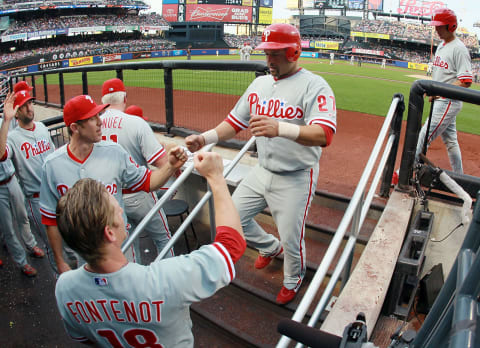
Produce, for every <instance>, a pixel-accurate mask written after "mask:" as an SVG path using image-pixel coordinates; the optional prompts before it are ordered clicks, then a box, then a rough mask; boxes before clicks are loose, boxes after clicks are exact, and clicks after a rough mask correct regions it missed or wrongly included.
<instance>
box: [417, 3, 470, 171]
mask: <svg viewBox="0 0 480 348" xmlns="http://www.w3.org/2000/svg"><path fill="white" fill-rule="evenodd" d="M430 24H431V25H433V26H435V31H436V32H437V34H438V36H439V37H440V39H441V40H442V42H441V43H440V44H439V45H438V47H437V50H436V51H435V58H434V59H433V67H432V80H433V81H439V82H443V83H449V84H452V85H455V86H461V87H465V88H468V87H470V86H471V85H472V80H473V74H472V63H471V59H470V53H469V52H468V50H467V48H466V47H465V45H464V44H463V42H462V41H461V40H460V39H458V38H457V37H456V36H455V30H456V29H457V26H458V21H457V16H456V15H455V13H454V12H453V11H452V10H450V9H448V8H441V9H438V10H436V11H435V12H434V13H433V17H432V21H431V22H430ZM429 101H430V102H431V103H433V106H432V107H433V110H432V119H431V122H430V127H429V128H428V122H425V124H424V125H423V127H422V129H421V131H420V135H419V137H418V143H417V149H416V153H415V155H416V160H417V161H418V156H419V154H420V153H421V152H422V151H423V145H424V143H425V137H427V144H430V143H431V142H432V141H433V140H434V139H435V138H437V137H438V136H441V138H442V141H443V143H444V144H445V146H446V147H447V152H448V158H449V160H450V165H451V167H452V169H453V171H454V172H456V173H460V174H462V173H463V165H462V154H461V151H460V146H459V144H458V138H457V128H456V122H455V121H456V118H457V115H458V113H459V112H460V111H461V110H462V102H461V101H459V100H453V99H448V98H443V97H437V96H430V97H429ZM427 128H428V135H426V134H427Z"/></svg>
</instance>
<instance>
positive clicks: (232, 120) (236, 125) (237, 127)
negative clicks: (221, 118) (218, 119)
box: [225, 113, 248, 133]
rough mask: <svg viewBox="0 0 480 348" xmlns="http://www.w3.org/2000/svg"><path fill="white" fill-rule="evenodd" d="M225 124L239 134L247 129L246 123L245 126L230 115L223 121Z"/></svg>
mask: <svg viewBox="0 0 480 348" xmlns="http://www.w3.org/2000/svg"><path fill="white" fill-rule="evenodd" d="M225 122H227V123H228V124H229V125H230V126H232V127H233V129H235V132H237V133H238V132H240V131H241V130H244V129H247V128H248V123H247V124H245V123H244V122H242V121H241V120H239V119H238V118H236V117H235V116H233V115H232V114H231V113H230V114H228V116H227V118H226V119H225Z"/></svg>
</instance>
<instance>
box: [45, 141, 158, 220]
mask: <svg viewBox="0 0 480 348" xmlns="http://www.w3.org/2000/svg"><path fill="white" fill-rule="evenodd" d="M150 173H151V172H150V170H149V169H147V168H145V167H143V166H138V165H137V164H136V163H135V161H134V160H133V159H132V157H131V156H130V155H129V154H128V153H127V152H126V151H125V150H124V149H123V148H122V147H121V146H120V145H118V144H115V143H112V142H106V141H105V142H100V143H95V144H94V145H93V149H92V152H91V153H90V155H89V156H88V157H87V158H86V159H85V160H84V161H80V160H79V159H77V158H75V156H74V155H73V154H72V153H71V152H70V150H69V148H68V144H67V145H64V146H62V147H61V148H59V149H58V150H57V151H55V152H54V153H52V154H50V155H49V156H48V157H47V158H46V160H45V165H44V166H43V171H42V185H41V188H40V212H41V213H42V221H44V223H46V224H55V219H56V217H55V211H56V207H57V202H58V200H59V199H60V197H61V196H62V195H63V194H65V193H66V192H67V190H68V189H69V188H70V187H72V186H73V185H74V184H75V183H76V182H77V181H78V180H80V179H83V178H92V179H96V180H98V181H100V182H101V183H103V184H104V185H105V188H106V189H107V191H108V192H110V193H111V194H112V195H113V196H114V197H115V198H116V199H117V201H118V203H119V204H120V206H121V207H122V209H123V207H124V205H123V199H122V187H126V188H127V189H129V190H131V191H139V190H141V189H142V188H143V187H144V186H145V184H146V182H147V181H148V180H149V176H150ZM125 221H127V220H126V217H125Z"/></svg>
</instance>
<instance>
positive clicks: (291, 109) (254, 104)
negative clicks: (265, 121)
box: [247, 93, 303, 120]
mask: <svg viewBox="0 0 480 348" xmlns="http://www.w3.org/2000/svg"><path fill="white" fill-rule="evenodd" d="M247 99H248V102H249V103H250V114H251V115H259V116H268V117H273V118H287V119H289V120H291V119H294V118H303V110H302V108H300V107H298V106H297V107H295V106H291V105H287V102H285V101H284V100H280V99H277V98H271V99H268V100H267V99H262V100H260V98H259V97H258V94H257V93H252V94H250V95H249V96H248V98H247Z"/></svg>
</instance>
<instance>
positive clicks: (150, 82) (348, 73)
mask: <svg viewBox="0 0 480 348" xmlns="http://www.w3.org/2000/svg"><path fill="white" fill-rule="evenodd" d="M165 59H168V58H158V60H165ZM172 59H173V58H172ZM175 59H185V58H184V57H179V58H178V57H177V58H175ZM193 59H195V60H238V59H239V58H238V56H236V55H233V56H220V57H216V56H194V57H193ZM252 59H253V60H254V59H257V60H263V59H264V58H263V56H253V57H252ZM148 60H150V61H151V60H155V59H154V58H151V59H148ZM136 61H139V60H136ZM300 65H301V66H303V67H305V68H306V69H308V70H310V71H312V72H314V73H317V74H319V75H321V76H322V77H323V78H324V79H325V80H326V81H327V82H328V83H329V84H330V86H331V87H332V89H333V91H334V93H335V97H336V103H337V108H338V109H340V110H347V111H356V112H361V113H365V114H370V115H378V116H384V115H385V113H386V111H387V110H388V108H389V106H390V102H391V99H392V96H393V94H395V93H402V94H403V95H404V96H405V104H406V105H408V97H409V93H410V87H411V85H412V83H413V82H414V81H415V80H419V79H428V77H427V76H426V75H425V72H423V71H418V70H410V69H405V68H398V67H393V66H388V65H387V68H386V69H381V68H380V65H379V64H369V63H363V64H362V66H361V67H359V66H357V64H355V65H350V64H349V62H348V61H340V60H337V61H335V64H333V65H329V63H328V60H324V59H313V58H300ZM213 73H214V74H216V75H215V78H214V79H213V78H209V74H213ZM174 74H177V75H176V76H175V75H174V81H175V86H174V87H175V90H184V91H198V92H210V93H218V94H224V95H241V94H242V93H243V92H244V91H245V88H246V87H247V85H248V81H246V80H242V79H238V78H237V75H236V74H238V73H236V72H221V73H219V72H200V71H199V72H195V77H194V78H193V79H192V78H191V76H188V77H186V78H185V79H182V76H187V75H182V72H181V71H175V72H174ZM112 77H115V72H113V71H109V72H96V73H90V74H89V77H88V82H89V85H90V86H100V85H101V84H102V83H103V81H105V80H106V79H108V78H112ZM64 78H65V84H68V85H79V84H80V83H81V75H80V74H79V73H78V74H66V75H65V77H64ZM124 79H125V83H126V85H127V86H131V87H147V88H163V72H162V71H160V70H158V71H155V70H154V71H151V70H149V71H144V73H142V72H141V71H131V70H130V71H125V72H124ZM219 79H220V80H219ZM39 83H41V82H40V81H39ZM48 83H49V84H57V83H58V77H57V76H56V75H49V77H48ZM471 88H473V89H477V90H480V84H478V83H477V84H473V86H472V87H471ZM478 108H479V107H478V106H477V105H472V104H464V106H463V109H462V111H461V113H460V114H459V116H458V117H457V129H458V130H459V131H461V132H466V133H471V134H477V135H480V122H478V111H479V109H478ZM428 109H429V104H428V102H427V103H426V104H425V108H424V119H425V118H426V117H427V115H428ZM406 116H407V112H405V118H406Z"/></svg>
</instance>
